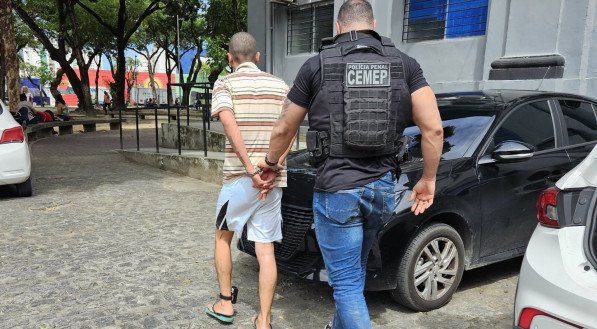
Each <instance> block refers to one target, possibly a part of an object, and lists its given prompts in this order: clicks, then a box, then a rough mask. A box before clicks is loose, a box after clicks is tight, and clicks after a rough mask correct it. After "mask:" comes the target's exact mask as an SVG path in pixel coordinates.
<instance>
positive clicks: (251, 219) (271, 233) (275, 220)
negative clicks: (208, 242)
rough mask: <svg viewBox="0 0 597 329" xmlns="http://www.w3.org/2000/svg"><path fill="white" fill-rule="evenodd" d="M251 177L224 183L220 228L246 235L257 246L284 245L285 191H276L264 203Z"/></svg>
mask: <svg viewBox="0 0 597 329" xmlns="http://www.w3.org/2000/svg"><path fill="white" fill-rule="evenodd" d="M258 197H259V189H256V188H254V187H253V181H252V180H251V178H250V177H248V176H244V177H241V178H239V179H237V180H234V181H232V182H229V183H224V185H223V186H222V190H221V191H220V196H219V197H218V203H217V206H216V227H217V229H219V230H227V231H234V232H237V233H238V234H239V235H240V234H242V231H243V228H244V227H245V225H247V238H248V239H249V241H254V242H274V241H276V242H280V241H282V211H281V206H282V188H280V187H275V188H273V189H272V190H271V191H270V192H269V194H268V195H267V198H266V199H265V200H264V201H261V200H259V199H258Z"/></svg>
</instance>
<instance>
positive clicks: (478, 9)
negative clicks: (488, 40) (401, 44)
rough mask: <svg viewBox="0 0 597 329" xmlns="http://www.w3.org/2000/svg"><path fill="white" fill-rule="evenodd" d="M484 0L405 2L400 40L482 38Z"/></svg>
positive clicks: (484, 13)
mask: <svg viewBox="0 0 597 329" xmlns="http://www.w3.org/2000/svg"><path fill="white" fill-rule="evenodd" d="M487 2H488V0H406V1H405V3H404V29H403V33H402V40H403V41H406V42H417V41H424V40H441V39H452V38H462V37H470V36H474V35H485V29H486V27H487Z"/></svg>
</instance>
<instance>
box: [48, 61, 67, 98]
mask: <svg viewBox="0 0 597 329" xmlns="http://www.w3.org/2000/svg"><path fill="white" fill-rule="evenodd" d="M63 76H64V70H63V69H62V68H59V69H58V70H57V71H56V77H55V78H54V80H52V81H50V93H51V94H52V97H54V98H56V96H57V95H58V94H59V92H58V86H59V85H60V82H62V77H63Z"/></svg>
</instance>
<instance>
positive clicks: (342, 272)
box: [313, 172, 396, 329]
mask: <svg viewBox="0 0 597 329" xmlns="http://www.w3.org/2000/svg"><path fill="white" fill-rule="evenodd" d="M395 184H396V181H395V178H394V176H393V175H392V173H391V172H388V173H386V174H384V175H383V176H382V177H381V178H380V179H378V180H376V181H373V182H371V183H369V184H367V185H365V186H362V187H358V188H354V189H350V190H341V191H337V192H315V193H314V195H313V213H314V220H315V233H316V234H317V242H318V243H319V247H320V249H321V253H322V255H323V260H324V262H325V266H326V268H327V270H328V277H329V283H330V286H331V287H332V288H333V289H334V300H335V301H336V312H335V314H334V321H333V325H332V328H334V329H353V328H354V329H365V328H371V320H370V319H369V311H368V310H367V303H366V302H365V296H364V295H363V292H364V290H365V275H366V266H367V257H368V256H369V251H370V250H371V247H372V245H373V242H374V241H375V238H376V237H377V233H378V232H379V230H380V229H381V227H382V225H383V224H384V223H386V222H387V221H388V220H389V219H390V218H391V216H392V214H393V212H394V208H395V205H396V199H395V194H394V186H395Z"/></svg>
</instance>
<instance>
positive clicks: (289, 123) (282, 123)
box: [267, 98, 307, 162]
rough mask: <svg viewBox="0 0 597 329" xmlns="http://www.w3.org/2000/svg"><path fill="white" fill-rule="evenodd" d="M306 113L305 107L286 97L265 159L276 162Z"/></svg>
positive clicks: (290, 141) (285, 150) (286, 148)
mask: <svg viewBox="0 0 597 329" xmlns="http://www.w3.org/2000/svg"><path fill="white" fill-rule="evenodd" d="M306 114H307V109H306V108H304V107H302V106H300V105H297V104H295V103H293V102H292V101H291V100H289V99H288V98H287V99H286V101H285V102H284V108H283V109H282V113H281V114H280V118H279V119H278V121H277V122H276V124H275V125H274V129H273V130H272V135H271V138H270V141H269V152H268V154H267V159H268V160H269V161H270V162H278V161H279V160H280V158H281V157H282V155H284V154H285V153H286V152H287V151H288V150H289V149H290V144H291V143H292V140H293V138H294V135H295V134H296V131H297V130H298V128H299V126H300V124H301V122H303V120H304V119H305V115H306Z"/></svg>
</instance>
